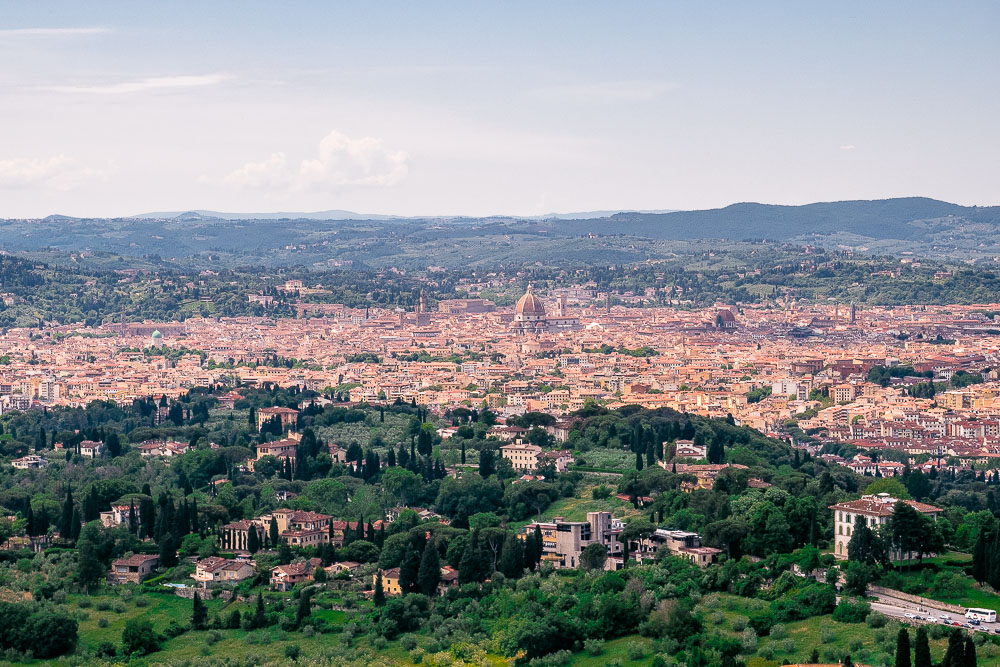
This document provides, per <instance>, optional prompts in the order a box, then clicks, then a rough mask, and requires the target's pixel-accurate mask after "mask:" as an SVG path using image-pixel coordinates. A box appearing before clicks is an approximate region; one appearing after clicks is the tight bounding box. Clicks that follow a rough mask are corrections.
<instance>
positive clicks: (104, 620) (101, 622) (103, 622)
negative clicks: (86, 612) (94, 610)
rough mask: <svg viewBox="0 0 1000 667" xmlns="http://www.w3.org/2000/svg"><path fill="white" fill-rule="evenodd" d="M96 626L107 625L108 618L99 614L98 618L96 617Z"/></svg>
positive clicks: (102, 626) (104, 626) (103, 626)
mask: <svg viewBox="0 0 1000 667" xmlns="http://www.w3.org/2000/svg"><path fill="white" fill-rule="evenodd" d="M97 627H99V628H106V627H108V619H107V618H105V617H104V616H101V617H100V618H99V619H97Z"/></svg>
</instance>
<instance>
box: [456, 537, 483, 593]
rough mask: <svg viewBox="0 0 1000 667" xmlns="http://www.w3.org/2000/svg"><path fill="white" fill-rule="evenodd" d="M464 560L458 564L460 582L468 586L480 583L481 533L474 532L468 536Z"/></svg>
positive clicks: (463, 552)
mask: <svg viewBox="0 0 1000 667" xmlns="http://www.w3.org/2000/svg"><path fill="white" fill-rule="evenodd" d="M467 538H468V539H467V541H466V543H465V549H464V550H463V551H462V558H461V559H460V560H459V562H458V582H459V583H460V584H468V583H472V582H474V581H479V579H478V572H479V563H478V561H479V553H478V548H479V531H478V530H473V531H472V532H471V533H469V534H468V536H467Z"/></svg>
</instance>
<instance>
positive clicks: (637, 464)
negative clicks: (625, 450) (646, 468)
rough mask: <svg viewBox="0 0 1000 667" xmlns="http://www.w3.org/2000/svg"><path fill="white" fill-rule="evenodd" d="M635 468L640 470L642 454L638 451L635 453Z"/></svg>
mask: <svg viewBox="0 0 1000 667" xmlns="http://www.w3.org/2000/svg"><path fill="white" fill-rule="evenodd" d="M635 469H636V470H638V471H641V470H642V454H640V453H639V452H636V453H635Z"/></svg>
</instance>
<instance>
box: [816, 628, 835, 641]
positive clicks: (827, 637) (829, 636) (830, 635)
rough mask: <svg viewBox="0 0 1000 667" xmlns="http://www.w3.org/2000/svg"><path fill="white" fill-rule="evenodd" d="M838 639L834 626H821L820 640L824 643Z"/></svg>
mask: <svg viewBox="0 0 1000 667" xmlns="http://www.w3.org/2000/svg"><path fill="white" fill-rule="evenodd" d="M836 639H837V633H835V632H834V631H833V629H832V628H820V629H819V640H820V641H821V642H823V643H824V644H830V643H832V642H834V641H836Z"/></svg>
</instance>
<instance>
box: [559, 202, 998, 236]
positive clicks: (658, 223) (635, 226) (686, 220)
mask: <svg viewBox="0 0 1000 667" xmlns="http://www.w3.org/2000/svg"><path fill="white" fill-rule="evenodd" d="M977 222H978V223H984V224H991V225H998V224H1000V206H991V207H973V206H961V205H959V204H950V203H948V202H943V201H938V200H936V199H928V198H925V197H906V198H899V199H880V200H857V201H840V202H823V203H817V204H806V205H803V206H779V205H775V204H756V203H741V204H732V205H730V206H726V207H725V208H717V209H709V210H704V211H675V212H671V213H618V214H615V215H612V216H611V217H610V218H609V219H602V220H584V221H580V223H577V224H575V225H574V228H575V229H577V230H583V229H586V230H588V231H592V232H595V233H603V234H608V233H616V232H618V233H624V234H629V235H634V236H643V237H647V238H656V239H703V238H722V239H730V240H744V239H761V238H764V239H774V240H783V239H792V238H799V237H802V236H804V235H810V234H850V235H854V236H860V237H868V238H872V239H899V240H917V239H925V238H926V237H927V235H928V233H930V232H932V231H933V230H937V229H939V228H940V227H941V226H944V227H946V228H948V227H950V226H952V225H955V226H958V225H961V224H964V223H977Z"/></svg>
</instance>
